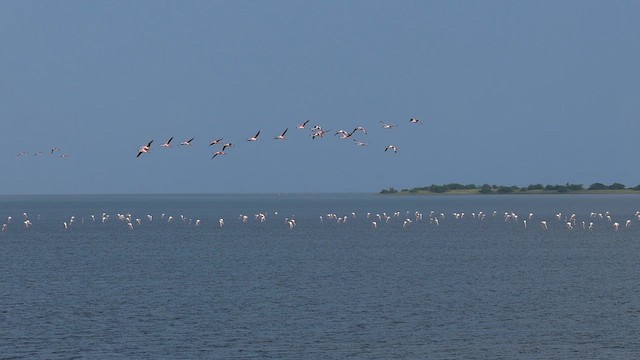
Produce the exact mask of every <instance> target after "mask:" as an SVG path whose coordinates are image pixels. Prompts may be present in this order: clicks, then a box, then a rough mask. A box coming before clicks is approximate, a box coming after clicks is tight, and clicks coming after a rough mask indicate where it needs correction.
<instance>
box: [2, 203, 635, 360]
mask: <svg viewBox="0 0 640 360" xmlns="http://www.w3.org/2000/svg"><path fill="white" fill-rule="evenodd" d="M638 210H640V197H638V196H631V195H620V196H609V195H597V196H588V195H584V196H583V195H567V196H562V195H557V196H556V195H551V196H549V195H546V196H536V195H524V196H523V195H514V196H376V195H343V194H340V195H332V194H313V195H157V196H152V195H146V196H10V197H9V196H5V197H0V221H2V223H6V219H7V217H8V216H11V217H12V221H11V222H10V223H8V226H7V228H6V230H5V231H2V232H0V244H1V246H2V247H1V249H2V251H0V284H2V286H1V287H0V321H1V324H2V327H1V328H0V349H1V351H0V354H2V355H1V357H2V358H19V359H21V358H24V359H39V358H42V359H45V358H46V359H51V358H65V359H66V358H154V359H155V358H225V359H228V358H234V359H254V358H277V359H300V358H307V359H314V358H316V359H343V358H354V359H394V358H400V359H406V358H430V359H438V358H491V359H500V358H504V359H512V358H585V357H586V358H621V359H629V358H638V357H639V356H640V341H638V339H640V333H639V331H640V325H639V324H640V321H639V320H640V319H639V317H640V280H639V279H638V275H637V274H639V273H640V261H639V259H640V257H639V255H640V221H638V219H637V218H636V217H635V213H636V211H638ZM396 211H399V212H400V213H401V216H400V217H399V218H392V219H390V221H389V222H388V223H386V222H384V221H378V220H377V219H375V214H377V213H379V214H382V213H383V212H386V213H387V214H388V215H392V214H393V213H394V212H396ZM415 211H419V212H421V213H423V215H424V216H423V219H422V221H417V220H416V219H415ZM431 211H434V217H438V218H439V222H440V225H436V224H435V223H434V222H433V221H430V220H429V214H430V212H431ZM494 211H495V213H496V215H495V216H494V215H493V213H494ZM23 212H26V213H27V216H28V218H29V219H30V221H31V222H32V225H31V226H30V227H28V228H25V226H24V224H23V221H24V217H23V215H22V213H23ZM260 212H262V213H265V214H266V221H264V222H260V221H257V220H256V219H255V217H254V214H257V213H260ZM276 212H277V215H276V214H275V213H276ZM352 212H355V213H356V216H355V218H354V217H353V216H352ZM367 212H371V213H372V219H367V218H366V213H367ZM407 212H408V214H407ZM463 212H464V213H465V215H464V218H459V219H455V218H454V215H453V214H454V213H463ZM479 212H483V213H485V214H486V215H487V216H486V217H485V218H484V219H483V220H479V219H477V218H475V219H474V217H473V214H476V215H477V214H478V213H479ZM505 212H507V213H509V214H510V213H512V212H513V213H515V214H517V215H518V220H517V221H516V220H509V221H505V218H504V213H505ZM591 212H595V213H601V214H603V218H600V217H598V216H596V217H595V218H592V217H591V216H590V214H591ZM606 212H609V213H610V215H611V218H612V219H611V221H608V220H607V219H606V218H604V215H605V214H606ZM103 213H106V214H109V215H110V218H109V220H108V221H106V222H105V223H103V222H102V221H101V217H102V214H103ZM118 213H120V214H127V213H131V215H132V226H133V229H129V228H128V226H127V225H126V222H123V221H119V220H118V219H117V214H118ZM329 213H335V214H337V215H338V216H340V217H342V216H347V221H346V222H345V223H337V222H336V221H335V220H330V219H329V218H328V217H327V214H329ZM441 213H442V214H444V218H442V216H441V215H440V214H441ZM529 213H533V214H534V215H533V217H532V219H530V220H528V217H529ZM557 213H561V221H558V220H556V214H557ZM573 213H575V214H576V219H577V221H576V222H575V226H574V228H573V229H572V230H570V229H567V227H566V221H565V218H568V217H570V216H571V214H573ZM92 214H93V215H95V217H96V221H95V222H94V221H92V220H91V215H92ZM147 214H150V215H152V216H153V221H149V220H148V219H147V217H146V216H147ZM162 214H165V216H164V217H163V219H162V220H161V217H162ZM240 214H246V215H248V221H247V222H246V223H243V222H241V221H240V220H239V215H240ZM180 215H183V216H184V217H185V221H184V222H183V221H182V220H181V219H180ZM71 216H75V221H74V222H73V223H71V221H70V218H71ZM169 216H173V218H174V220H173V222H171V223H169V222H167V219H168V217H169ZM320 216H322V217H323V220H324V221H323V222H321V221H320ZM292 217H294V218H295V220H296V224H297V225H296V226H295V227H294V228H293V229H290V228H289V225H287V224H285V218H292ZM136 218H139V219H141V221H140V222H141V224H140V225H139V224H138V223H137V222H136V221H135V219H136ZM220 218H223V219H224V221H225V225H224V227H222V228H221V227H220V226H219V224H218V219H220ZM406 218H410V219H412V220H413V222H412V223H411V224H408V226H406V227H403V222H404V219H406ZM198 219H199V220H201V221H200V225H199V226H195V221H196V220H198ZM525 219H527V220H528V226H527V227H525V226H524V224H523V220H525ZM627 219H630V220H632V223H631V226H629V227H625V226H624V224H625V222H626V220H627ZM374 220H375V221H377V222H378V228H373V226H372V224H371V221H374ZM541 220H546V221H547V222H548V230H543V229H542V228H541V226H540V221H541ZM582 221H585V224H588V223H589V222H593V223H594V226H593V229H592V230H587V229H584V228H583V227H582ZM63 222H67V224H68V229H65V228H64V226H63ZM613 222H619V223H620V228H619V229H618V230H617V231H615V230H614V229H613V225H612V224H613Z"/></svg>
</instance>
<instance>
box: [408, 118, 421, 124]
mask: <svg viewBox="0 0 640 360" xmlns="http://www.w3.org/2000/svg"><path fill="white" fill-rule="evenodd" d="M409 122H410V123H412V124H420V125H422V121H420V120H419V119H416V118H411V119H409Z"/></svg>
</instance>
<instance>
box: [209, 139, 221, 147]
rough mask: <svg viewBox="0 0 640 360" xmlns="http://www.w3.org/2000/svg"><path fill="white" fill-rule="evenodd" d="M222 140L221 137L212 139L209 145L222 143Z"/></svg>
mask: <svg viewBox="0 0 640 360" xmlns="http://www.w3.org/2000/svg"><path fill="white" fill-rule="evenodd" d="M221 141H222V138H220V139H215V140H211V142H210V143H209V146H211V145H216V144H220V142H221Z"/></svg>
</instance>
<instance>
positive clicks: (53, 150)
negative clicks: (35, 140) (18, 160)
mask: <svg viewBox="0 0 640 360" xmlns="http://www.w3.org/2000/svg"><path fill="white" fill-rule="evenodd" d="M59 152H60V148H59V147H57V146H53V147H52V148H51V151H50V152H48V154H49V155H57V154H58V153H59ZM46 154H47V153H45V152H44V151H36V152H35V153H33V156H42V155H46ZM17 156H19V157H24V156H29V153H28V152H26V151H21V152H19V153H18V155H17ZM69 156H70V155H69V154H67V153H63V154H60V155H59V156H58V157H59V158H61V159H66V158H68V157H69Z"/></svg>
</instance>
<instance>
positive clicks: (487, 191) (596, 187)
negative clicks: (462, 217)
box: [380, 183, 640, 195]
mask: <svg viewBox="0 0 640 360" xmlns="http://www.w3.org/2000/svg"><path fill="white" fill-rule="evenodd" d="M380 194H383V195H491V194H496V195H507V194H511V195H557V194H572V195H599V194H602V195H611V194H638V195H640V185H638V186H636V187H633V188H628V187H627V186H625V185H624V184H620V183H613V184H611V185H605V184H602V183H593V184H591V185H590V186H589V187H588V188H586V189H585V187H584V185H582V184H569V183H566V184H564V185H546V186H545V185H542V184H531V185H529V186H527V187H519V186H504V185H489V184H483V185H481V186H477V185H475V184H467V185H463V184H458V183H450V184H442V185H436V184H432V185H430V186H424V187H414V188H412V189H402V190H396V189H394V188H393V187H390V188H389V189H383V190H381V191H380Z"/></svg>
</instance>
